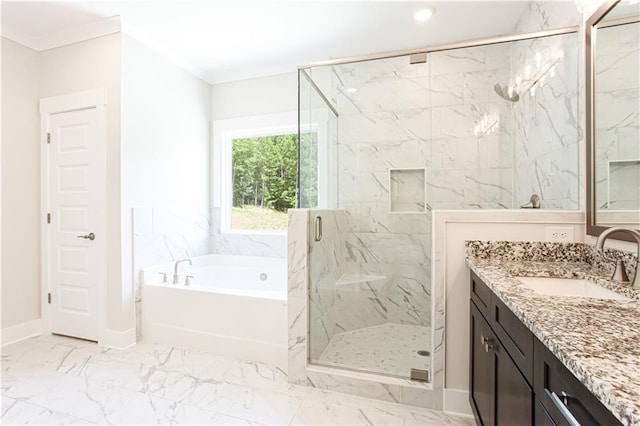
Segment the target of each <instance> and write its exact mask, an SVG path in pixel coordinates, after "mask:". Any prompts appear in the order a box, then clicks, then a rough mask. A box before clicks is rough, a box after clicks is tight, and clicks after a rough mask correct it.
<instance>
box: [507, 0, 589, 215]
mask: <svg viewBox="0 0 640 426" xmlns="http://www.w3.org/2000/svg"><path fill="white" fill-rule="evenodd" d="M579 21H580V14H579V13H578V10H577V8H576V5H575V4H574V3H573V2H548V1H538V2H530V3H528V4H527V7H526V9H525V10H524V11H523V13H522V16H521V18H520V20H519V21H518V23H517V25H516V27H515V29H514V33H515V34H523V33H531V32H537V31H543V30H550V29H554V28H564V27H569V26H575V25H578V24H579ZM579 37H580V36H579V35H578V33H573V34H566V35H563V36H553V37H545V38H539V39H535V40H526V41H520V42H516V43H513V48H512V52H511V67H510V68H511V71H510V75H509V80H508V81H506V82H505V83H514V82H515V79H516V77H517V76H518V75H520V76H521V77H523V76H524V72H525V67H526V66H527V65H530V66H531V67H532V75H535V73H534V70H536V69H540V68H542V69H543V70H544V69H546V68H547V66H546V65H549V64H550V63H553V61H554V60H555V59H559V61H558V62H557V63H556V67H555V69H554V72H555V76H554V77H552V76H551V74H552V73H551V72H549V73H547V75H546V77H545V80H544V82H543V84H541V83H538V84H536V88H535V96H531V94H530V93H527V94H524V93H521V98H520V101H518V102H517V103H514V104H513V109H512V122H513V151H514V172H515V173H514V194H513V197H514V207H516V208H517V207H518V206H519V205H521V204H523V203H525V202H527V201H528V200H529V197H530V196H531V194H533V193H536V194H538V195H539V196H540V197H541V199H542V208H544V209H567V210H569V209H579V208H580V202H581V201H580V194H581V193H582V191H583V190H584V187H583V186H582V185H583V183H582V182H584V171H583V170H581V168H580V149H581V143H582V141H583V140H584V131H583V129H582V128H581V126H580V123H581V122H582V120H583V114H584V112H583V111H581V108H579V105H580V93H581V87H583V82H581V81H580V78H579V73H580V67H579V66H578V61H579V56H578V55H579V52H578V50H579V49H578V48H579V46H580V40H579ZM537 52H540V65H541V66H540V67H536V53H537ZM525 87H526V85H525Z"/></svg>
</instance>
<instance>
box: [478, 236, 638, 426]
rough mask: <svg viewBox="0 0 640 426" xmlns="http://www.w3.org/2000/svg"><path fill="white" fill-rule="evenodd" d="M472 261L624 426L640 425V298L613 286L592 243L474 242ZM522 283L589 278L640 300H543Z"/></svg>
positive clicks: (627, 289)
mask: <svg viewBox="0 0 640 426" xmlns="http://www.w3.org/2000/svg"><path fill="white" fill-rule="evenodd" d="M607 251H608V254H609V255H614V256H617V257H626V258H628V260H629V263H635V262H636V261H637V259H635V256H634V255H632V254H627V253H623V252H620V251H617V250H611V249H608V250H607ZM466 254H467V258H466V262H467V265H468V266H469V268H471V270H473V271H474V272H475V273H476V274H477V275H478V276H479V277H480V278H481V279H482V280H483V281H484V282H485V283H486V284H487V285H488V286H489V287H490V288H491V289H492V290H493V292H494V293H495V294H496V295H497V296H498V297H499V298H500V300H502V301H503V302H504V303H505V305H507V306H508V307H509V308H510V309H511V310H512V311H513V312H514V313H515V314H516V315H517V316H518V318H519V319H520V320H521V321H522V322H523V323H524V324H525V325H526V326H527V327H528V328H529V329H530V330H531V331H532V332H533V333H534V335H535V336H536V337H537V338H538V339H539V340H540V341H541V342H542V343H543V344H544V345H545V346H546V347H547V348H549V350H551V352H552V353H553V354H554V355H555V356H556V357H558V359H559V360H560V361H561V362H562V363H563V364H564V365H565V366H566V367H567V368H568V369H569V370H570V371H571V372H572V373H573V374H574V375H575V376H576V377H577V378H578V379H579V380H580V381H581V382H582V383H583V384H584V385H585V386H586V387H587V388H588V389H589V390H590V391H591V392H592V393H593V394H594V395H595V396H596V397H597V398H598V399H599V400H600V401H601V402H602V404H603V405H604V406H605V407H607V408H608V409H609V410H611V412H612V413H613V414H614V415H615V416H616V417H617V418H618V419H620V421H621V422H622V423H623V424H625V425H640V373H638V371H639V369H638V367H639V366H640V345H639V342H640V292H638V291H637V290H634V289H631V288H630V287H629V286H628V285H627V286H625V285H624V284H614V283H612V282H610V281H609V276H610V271H608V270H605V269H603V268H602V267H600V266H601V265H604V263H603V261H601V260H597V254H596V253H594V250H593V248H592V247H591V246H589V245H586V244H580V243H562V244H558V243H519V242H504V241H498V242H487V241H467V243H466ZM608 262H609V263H611V262H610V261H608ZM515 276H550V277H566V278H585V279H589V280H592V281H594V282H596V283H597V284H599V285H602V286H604V287H607V288H609V289H611V290H613V291H617V292H619V293H621V294H624V295H626V296H628V297H630V298H632V299H633V300H632V301H629V302H624V301H615V300H603V299H592V298H569V297H559V296H545V295H540V294H535V293H533V292H532V291H531V290H529V289H527V288H526V287H524V286H522V285H521V284H520V283H519V282H518V281H517V279H515V278H514V277H515ZM560 312H561V313H562V314H561V315H559V313H560Z"/></svg>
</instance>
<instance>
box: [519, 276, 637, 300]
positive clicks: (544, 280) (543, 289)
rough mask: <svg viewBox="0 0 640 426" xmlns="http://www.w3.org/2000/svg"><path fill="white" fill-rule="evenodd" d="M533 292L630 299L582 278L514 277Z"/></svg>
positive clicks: (552, 294) (549, 294)
mask: <svg viewBox="0 0 640 426" xmlns="http://www.w3.org/2000/svg"><path fill="white" fill-rule="evenodd" d="M515 278H516V279H517V280H518V281H520V282H521V283H522V284H523V285H524V286H525V287H527V288H529V289H531V290H533V292H534V293H537V294H543V295H546V296H567V297H589V298H593V299H609V300H626V301H630V300H631V299H630V298H628V297H626V296H623V295H621V294H618V293H616V292H615V291H611V290H609V289H606V288H604V287H601V286H599V285H598V284H596V283H594V282H592V281H589V280H584V279H572V278H549V277H515Z"/></svg>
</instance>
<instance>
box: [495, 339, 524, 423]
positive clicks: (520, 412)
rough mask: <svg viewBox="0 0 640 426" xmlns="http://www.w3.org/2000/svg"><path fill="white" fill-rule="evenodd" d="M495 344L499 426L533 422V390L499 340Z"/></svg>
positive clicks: (496, 403)
mask: <svg viewBox="0 0 640 426" xmlns="http://www.w3.org/2000/svg"><path fill="white" fill-rule="evenodd" d="M490 345H491V346H493V362H494V371H495V396H496V399H495V419H496V425H498V426H503V425H504V426H507V425H508V426H530V425H532V424H533V390H532V389H531V386H529V383H527V381H526V380H525V378H524V376H523V375H522V374H521V373H520V371H519V370H518V367H516V363H515V362H514V361H513V360H512V359H511V357H510V356H509V354H508V353H507V351H506V350H505V349H504V346H502V344H501V343H500V341H499V340H497V339H495V341H493V342H490Z"/></svg>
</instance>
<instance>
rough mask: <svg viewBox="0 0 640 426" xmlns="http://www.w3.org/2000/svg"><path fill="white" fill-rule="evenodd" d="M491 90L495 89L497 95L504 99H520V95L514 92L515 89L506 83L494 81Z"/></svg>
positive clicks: (511, 100)
mask: <svg viewBox="0 0 640 426" xmlns="http://www.w3.org/2000/svg"><path fill="white" fill-rule="evenodd" d="M493 90H495V91H496V93H497V94H498V96H500V97H501V98H502V99H504V100H506V101H509V102H518V101H519V100H520V95H519V94H518V92H516V89H514V88H513V87H511V86H507V85H506V84H500V83H496V84H495V85H494V86H493Z"/></svg>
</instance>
